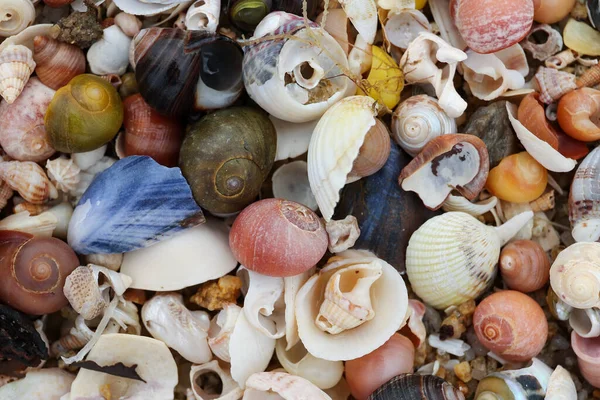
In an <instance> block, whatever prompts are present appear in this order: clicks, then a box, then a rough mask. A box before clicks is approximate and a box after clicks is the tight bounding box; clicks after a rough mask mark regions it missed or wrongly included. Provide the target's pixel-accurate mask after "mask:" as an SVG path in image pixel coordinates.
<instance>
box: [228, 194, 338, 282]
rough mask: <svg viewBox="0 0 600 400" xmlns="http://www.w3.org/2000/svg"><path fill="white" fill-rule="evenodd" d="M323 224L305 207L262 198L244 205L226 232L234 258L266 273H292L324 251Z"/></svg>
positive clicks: (310, 265) (252, 268)
mask: <svg viewBox="0 0 600 400" xmlns="http://www.w3.org/2000/svg"><path fill="white" fill-rule="evenodd" d="M327 244H328V240H327V232H326V231H325V225H324V224H323V222H322V221H321V220H320V219H319V217H318V216H317V214H315V213H314V212H313V211H312V210H310V209H309V208H307V207H305V206H303V205H302V204H298V203H294V202H293V201H288V200H282V199H266V200H261V201H257V202H256V203H253V204H251V205H250V206H248V207H246V208H245V209H244V211H242V212H241V214H240V215H239V216H238V217H237V218H236V220H235V222H234V223H233V226H232V227H231V231H230V232H229V246H230V247H231V251H232V252H233V255H234V257H235V258H236V259H237V260H238V261H239V262H240V263H241V264H242V265H244V266H245V267H246V268H248V269H250V270H252V271H256V272H258V273H260V274H263V275H269V276H293V275H298V274H301V273H302V272H304V271H306V270H308V269H310V268H312V267H313V266H314V265H315V264H317V262H319V260H320V259H321V257H323V255H324V254H325V252H326V251H327Z"/></svg>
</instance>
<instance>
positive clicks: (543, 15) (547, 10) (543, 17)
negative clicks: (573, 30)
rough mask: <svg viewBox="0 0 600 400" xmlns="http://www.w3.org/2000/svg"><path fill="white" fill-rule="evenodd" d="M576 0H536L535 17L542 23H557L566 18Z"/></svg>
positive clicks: (534, 5) (534, 3) (534, 4)
mask: <svg viewBox="0 0 600 400" xmlns="http://www.w3.org/2000/svg"><path fill="white" fill-rule="evenodd" d="M575 2H576V0H535V1H534V2H533V7H534V12H533V19H534V20H535V21H536V22H539V23H540V24H555V23H557V22H558V21H560V20H562V19H563V18H565V17H566V16H567V15H569V13H570V12H571V10H572V9H573V6H574V5H575Z"/></svg>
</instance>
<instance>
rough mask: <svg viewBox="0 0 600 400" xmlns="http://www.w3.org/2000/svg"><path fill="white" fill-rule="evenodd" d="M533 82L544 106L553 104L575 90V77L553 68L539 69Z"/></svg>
mask: <svg viewBox="0 0 600 400" xmlns="http://www.w3.org/2000/svg"><path fill="white" fill-rule="evenodd" d="M535 82H536V83H537V84H538V86H539V88H540V93H541V95H540V100H541V101H542V102H543V103H546V104H551V103H554V102H555V101H558V100H559V99H560V98H561V97H562V96H564V95H565V94H567V93H569V92H571V91H572V90H574V89H577V84H576V83H575V75H573V74H570V73H568V72H564V71H559V70H556V69H553V68H545V67H540V68H539V69H538V71H537V73H536V74H535Z"/></svg>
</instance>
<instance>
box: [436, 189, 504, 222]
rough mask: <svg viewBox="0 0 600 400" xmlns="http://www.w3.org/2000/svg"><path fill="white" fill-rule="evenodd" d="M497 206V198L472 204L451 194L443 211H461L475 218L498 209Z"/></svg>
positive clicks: (443, 206)
mask: <svg viewBox="0 0 600 400" xmlns="http://www.w3.org/2000/svg"><path fill="white" fill-rule="evenodd" d="M496 204H498V198H497V197H496V196H492V197H490V198H488V199H485V200H482V201H480V202H477V203H471V202H470V201H469V200H467V199H466V198H464V197H462V196H455V195H453V194H451V195H450V196H448V198H447V199H446V201H444V204H443V205H442V209H443V210H444V211H461V212H464V213H467V214H469V215H472V216H474V217H478V216H480V215H483V214H485V213H486V212H488V211H490V210H492V209H493V208H494V207H496Z"/></svg>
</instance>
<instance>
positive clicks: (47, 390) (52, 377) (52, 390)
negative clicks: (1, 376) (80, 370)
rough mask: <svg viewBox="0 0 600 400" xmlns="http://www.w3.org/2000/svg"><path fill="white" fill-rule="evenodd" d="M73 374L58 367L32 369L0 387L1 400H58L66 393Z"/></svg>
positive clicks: (73, 377) (72, 379)
mask: <svg viewBox="0 0 600 400" xmlns="http://www.w3.org/2000/svg"><path fill="white" fill-rule="evenodd" d="M74 380H75V375H73V374H70V373H69V372H67V371H64V370H62V369H60V368H44V369H32V370H29V371H28V372H27V375H25V378H23V379H20V380H17V381H15V382H11V383H8V384H6V385H3V386H2V387H0V398H2V400H20V399H27V400H59V399H60V398H61V396H63V395H65V394H68V393H69V389H70V388H71V384H72V383H73V381H74Z"/></svg>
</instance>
